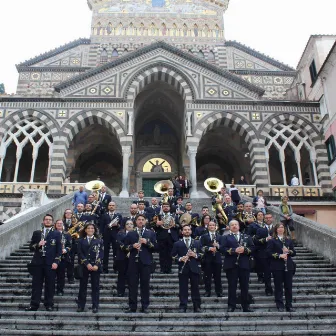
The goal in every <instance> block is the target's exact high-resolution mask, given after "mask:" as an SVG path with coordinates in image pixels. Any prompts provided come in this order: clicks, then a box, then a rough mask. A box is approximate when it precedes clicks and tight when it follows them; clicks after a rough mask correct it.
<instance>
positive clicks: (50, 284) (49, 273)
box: [30, 264, 56, 308]
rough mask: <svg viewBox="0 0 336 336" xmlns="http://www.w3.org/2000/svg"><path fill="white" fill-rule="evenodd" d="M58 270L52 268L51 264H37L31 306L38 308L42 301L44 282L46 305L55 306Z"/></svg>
mask: <svg viewBox="0 0 336 336" xmlns="http://www.w3.org/2000/svg"><path fill="white" fill-rule="evenodd" d="M55 277H56V270H53V269H51V265H46V264H43V265H41V266H36V267H35V269H34V274H33V281H32V296H31V301H30V305H31V307H34V308H38V307H39V306H40V303H41V297H42V289H43V284H44V305H45V307H53V305H54V295H55Z"/></svg>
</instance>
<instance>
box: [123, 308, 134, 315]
mask: <svg viewBox="0 0 336 336" xmlns="http://www.w3.org/2000/svg"><path fill="white" fill-rule="evenodd" d="M125 313H126V314H131V313H136V310H135V309H130V308H129V309H127V310H125Z"/></svg>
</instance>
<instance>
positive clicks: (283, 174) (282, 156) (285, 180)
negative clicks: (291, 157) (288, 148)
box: [279, 151, 287, 186]
mask: <svg viewBox="0 0 336 336" xmlns="http://www.w3.org/2000/svg"><path fill="white" fill-rule="evenodd" d="M279 157H280V162H281V169H282V179H283V185H284V186H286V185H287V176H286V167H285V153H284V152H283V151H280V153H279Z"/></svg>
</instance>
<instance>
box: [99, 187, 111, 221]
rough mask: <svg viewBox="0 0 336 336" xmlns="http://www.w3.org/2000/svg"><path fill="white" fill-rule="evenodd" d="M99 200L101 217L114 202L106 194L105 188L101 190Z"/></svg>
mask: <svg viewBox="0 0 336 336" xmlns="http://www.w3.org/2000/svg"><path fill="white" fill-rule="evenodd" d="M98 200H99V202H100V203H99V204H100V207H101V209H100V215H103V214H104V213H105V212H106V211H108V205H109V204H110V203H111V202H112V197H111V195H109V194H108V193H107V192H106V187H105V186H103V187H102V188H101V189H100V192H99V196H98Z"/></svg>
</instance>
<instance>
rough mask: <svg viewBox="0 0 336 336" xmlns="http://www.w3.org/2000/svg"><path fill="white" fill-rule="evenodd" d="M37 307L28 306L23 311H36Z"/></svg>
mask: <svg viewBox="0 0 336 336" xmlns="http://www.w3.org/2000/svg"><path fill="white" fill-rule="evenodd" d="M37 310H38V308H36V307H32V306H29V307H28V308H26V309H25V311H37Z"/></svg>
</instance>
